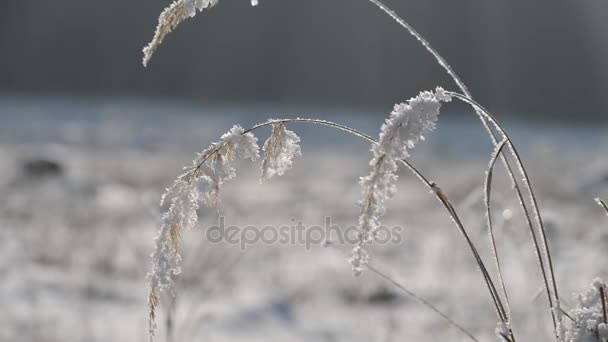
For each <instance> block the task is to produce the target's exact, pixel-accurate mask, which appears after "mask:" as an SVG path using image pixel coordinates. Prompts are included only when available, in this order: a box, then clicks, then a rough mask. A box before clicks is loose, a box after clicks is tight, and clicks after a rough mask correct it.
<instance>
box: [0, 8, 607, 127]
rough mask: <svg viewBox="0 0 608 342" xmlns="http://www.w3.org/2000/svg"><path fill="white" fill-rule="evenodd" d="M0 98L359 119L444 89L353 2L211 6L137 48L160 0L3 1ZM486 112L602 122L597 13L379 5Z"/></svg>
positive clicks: (421, 61)
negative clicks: (241, 107)
mask: <svg viewBox="0 0 608 342" xmlns="http://www.w3.org/2000/svg"><path fill="white" fill-rule="evenodd" d="M3 2H4V3H3V6H2V7H3V8H2V10H1V11H0V52H1V53H0V92H3V93H20V94H23V93H25V94H42V95H48V94H61V95H66V94H67V95H87V96H90V95H93V96H96V95H101V96H106V95H111V96H144V97H155V98H158V97H159V96H160V97H167V98H172V99H175V98H185V99H188V100H194V101H200V102H231V103H239V102H241V103H251V102H264V103H277V104H294V105H300V104H304V105H332V106H346V107H348V106H360V107H363V108H370V109H374V110H380V111H387V110H389V109H390V107H391V106H392V104H393V103H395V102H399V101H402V100H405V99H407V98H409V97H411V96H414V95H415V94H416V93H417V92H418V91H419V90H423V89H430V88H433V87H435V86H436V85H442V86H444V87H446V88H449V89H456V88H455V86H454V84H453V83H452V82H451V81H450V80H449V79H448V78H447V77H446V76H445V75H444V73H443V71H442V69H441V68H439V67H438V66H437V65H436V64H435V63H434V61H433V59H432V58H431V57H430V56H429V55H428V54H427V53H426V51H424V50H423V49H422V48H421V47H420V46H419V44H418V43H417V42H416V41H415V39H413V38H412V37H410V36H409V35H408V34H406V33H405V32H404V31H403V30H402V29H401V28H400V27H399V26H397V25H396V24H395V23H394V22H393V21H391V20H390V19H389V18H388V17H386V16H385V15H384V14H382V13H381V12H380V11H379V10H378V9H376V8H375V7H374V6H373V5H371V4H370V3H369V2H367V1H366V0H305V1H303V0H261V1H260V5H259V6H258V7H255V8H252V7H251V6H250V5H249V0H220V2H219V4H218V6H217V7H215V8H213V9H211V10H209V12H208V13H206V14H199V16H197V17H196V18H194V19H191V20H189V21H187V22H186V23H184V24H183V26H181V27H180V28H178V30H177V31H176V32H174V33H172V34H171V35H170V36H168V38H167V39H166V41H165V43H164V44H163V46H162V47H161V48H160V49H159V50H158V52H157V54H156V55H155V56H154V57H153V59H152V61H151V63H150V65H149V67H148V68H147V69H144V68H143V67H142V66H141V58H142V55H141V49H142V47H143V46H144V45H145V44H147V42H148V41H149V39H150V38H151V36H152V34H153V31H154V27H155V26H156V22H157V17H158V14H159V13H160V12H161V11H162V9H163V8H164V7H165V6H167V5H168V4H169V2H168V1H163V0H128V1H124V0H104V1H79V0H54V1H39V0H4V1H3ZM385 2H386V4H387V5H389V6H391V7H393V8H394V9H395V10H397V12H399V13H400V14H401V15H403V17H405V18H406V19H407V20H408V21H409V22H410V23H411V24H412V25H414V26H415V27H416V28H417V29H418V30H419V31H420V32H421V33H422V34H423V35H425V36H426V37H427V38H428V39H429V40H430V41H431V43H432V44H433V45H434V46H435V47H436V49H437V50H439V51H440V52H441V53H442V54H443V55H444V56H445V57H446V59H447V60H448V61H449V62H450V63H451V64H452V66H453V67H454V68H455V69H456V71H457V72H458V73H459V74H460V76H461V77H462V79H463V80H464V81H465V83H467V85H469V88H470V89H471V91H472V92H473V94H474V95H475V96H476V98H477V99H478V100H479V101H480V102H482V103H483V104H484V105H486V106H487V107H489V108H491V109H494V110H501V111H503V112H504V113H509V114H518V115H522V116H530V117H531V116H537V115H545V116H550V117H566V118H572V119H575V120H580V121H584V120H588V119H589V118H604V119H606V118H608V105H607V104H606V101H605V96H606V95H605V93H606V91H607V90H608V18H606V14H608V2H605V1H597V0H526V1H523V0H519V1H494V0H459V1H446V0H424V1H420V0H416V1H413V0H412V1H410V0H385Z"/></svg>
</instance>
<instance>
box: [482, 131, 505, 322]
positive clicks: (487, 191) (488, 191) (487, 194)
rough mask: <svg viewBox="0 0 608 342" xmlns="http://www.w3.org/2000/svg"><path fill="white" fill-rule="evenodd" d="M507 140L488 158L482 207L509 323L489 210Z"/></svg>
mask: <svg viewBox="0 0 608 342" xmlns="http://www.w3.org/2000/svg"><path fill="white" fill-rule="evenodd" d="M506 143H507V140H504V139H503V140H502V141H501V142H500V143H499V144H498V146H497V147H496V149H495V150H494V152H493V153H492V157H491V158H490V163H489V164H488V171H487V172H486V177H485V181H484V206H485V208H486V222H487V225H488V234H489V237H490V244H491V246H492V254H493V256H494V262H495V263H496V270H497V272H498V279H499V281H500V287H501V290H502V293H503V296H504V298H505V305H506V307H507V315H508V320H509V321H511V319H512V318H511V305H510V303H509V295H508V294H507V287H506V286H505V280H504V276H503V274H502V268H501V266H500V258H499V257H498V250H497V249H496V237H495V235H494V225H493V224H492V211H491V208H490V205H491V195H492V175H493V173H494V166H495V165H496V160H497V159H498V156H499V155H500V153H501V152H502V149H503V148H504V147H505V144H506Z"/></svg>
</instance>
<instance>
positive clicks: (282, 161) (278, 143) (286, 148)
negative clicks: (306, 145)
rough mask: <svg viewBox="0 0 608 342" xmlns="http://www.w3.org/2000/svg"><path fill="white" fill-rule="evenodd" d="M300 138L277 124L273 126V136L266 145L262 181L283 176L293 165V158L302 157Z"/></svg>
mask: <svg viewBox="0 0 608 342" xmlns="http://www.w3.org/2000/svg"><path fill="white" fill-rule="evenodd" d="M299 142H300V137H298V135H297V134H295V133H294V132H292V131H290V130H288V129H287V128H285V124H284V123H282V122H277V123H274V124H273V125H272V135H271V136H270V137H269V138H268V140H266V142H265V143H264V147H263V150H264V161H263V162H262V176H261V179H260V180H261V181H265V180H268V179H270V178H272V177H274V176H275V175H278V176H282V175H283V174H285V172H286V171H287V170H289V169H290V168H291V167H292V165H293V158H295V157H299V156H301V155H302V151H301V149H300V145H298V143H299Z"/></svg>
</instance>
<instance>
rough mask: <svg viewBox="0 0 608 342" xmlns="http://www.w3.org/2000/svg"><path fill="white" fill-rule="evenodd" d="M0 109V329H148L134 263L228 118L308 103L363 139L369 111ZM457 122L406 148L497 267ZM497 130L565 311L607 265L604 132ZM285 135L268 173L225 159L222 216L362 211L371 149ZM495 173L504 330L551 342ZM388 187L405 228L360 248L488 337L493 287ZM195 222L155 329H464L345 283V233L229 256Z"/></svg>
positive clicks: (436, 217)
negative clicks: (512, 153) (520, 165)
mask: <svg viewBox="0 0 608 342" xmlns="http://www.w3.org/2000/svg"><path fill="white" fill-rule="evenodd" d="M0 104H1V105H0V165H2V167H1V168H0V193H1V194H2V196H1V197H0V198H1V199H0V303H1V304H0V340H1V341H146V340H147V338H148V337H147V306H146V295H147V284H146V280H145V275H146V272H147V271H148V266H149V265H148V264H149V258H148V255H149V254H150V253H151V252H152V248H153V244H154V242H153V240H154V237H155V234H156V232H157V227H158V221H159V208H158V199H159V196H160V194H161V192H162V190H163V189H164V187H166V186H168V185H170V184H171V181H172V179H173V178H174V177H175V176H176V175H177V174H178V173H179V171H180V169H181V166H183V165H186V164H187V163H189V161H190V160H191V159H192V158H193V157H194V154H195V153H196V152H198V151H200V150H202V149H203V148H205V147H207V145H208V144H209V143H210V142H212V141H214V140H216V139H217V138H218V137H219V136H220V135H221V134H222V133H223V132H225V131H226V130H227V129H229V128H230V127H231V126H232V124H235V123H238V124H241V125H243V126H244V127H248V126H251V125H252V124H254V123H256V122H259V121H262V120H264V119H265V118H267V117H282V116H284V115H279V114H280V113H289V112H293V113H294V115H293V116H298V115H300V116H305V114H310V116H313V117H318V118H322V119H328V120H333V121H338V122H341V123H344V124H348V125H351V126H353V127H355V128H357V129H360V130H362V131H364V132H366V133H368V134H371V135H376V134H377V131H378V128H379V126H380V124H381V121H382V117H381V116H378V115H369V114H365V113H358V114H356V115H351V114H348V112H347V111H340V110H335V109H333V110H327V111H322V110H319V109H300V110H298V111H297V112H296V111H292V110H289V109H288V108H279V109H277V108H274V109H272V108H265V107H263V106H252V107H236V106H233V107H229V106H223V107H222V106H214V107H211V106H210V107H196V106H176V105H175V104H162V103H141V102H133V101H120V102H118V103H115V102H111V101H103V100H95V99H92V100H78V101H73V100H70V99H54V98H48V99H29V98H3V99H2V100H1V101H0ZM388 109H390V108H387V111H388ZM315 113H317V115H315ZM306 116H308V115H306ZM453 116H454V115H453V113H451V112H450V107H449V106H447V109H446V111H445V112H444V113H443V114H442V117H441V119H440V121H439V125H438V130H437V131H436V132H434V133H433V134H432V135H431V136H430V137H429V139H428V141H427V142H424V143H423V144H421V145H420V148H417V149H416V151H415V155H414V157H413V159H412V160H413V162H414V164H415V165H416V166H417V167H419V169H420V170H422V171H423V173H425V174H426V175H427V176H428V177H429V178H431V179H432V180H434V181H436V182H437V183H438V184H439V185H440V186H441V187H442V189H443V190H444V191H445V192H446V193H447V195H448V196H449V197H450V199H451V200H452V201H453V202H454V204H455V206H456V207H457V209H458V211H459V213H460V215H461V217H462V219H463V221H464V222H465V225H466V227H467V228H468V229H469V231H470V232H471V234H472V235H473V236H474V237H475V241H476V242H477V243H478V245H479V246H480V249H481V251H482V254H483V255H484V256H485V257H486V260H487V263H488V265H489V266H491V265H493V263H492V262H491V260H490V258H489V248H488V241H487V235H486V234H487V231H486V228H485V219H484V211H483V207H482V205H481V199H482V191H483V189H482V182H483V175H484V171H485V166H486V164H487V162H488V159H489V153H490V152H491V147H490V145H489V144H488V142H487V139H485V138H484V133H483V130H482V129H481V126H480V125H479V123H478V121H476V120H477V119H475V118H473V117H472V116H471V117H470V118H468V119H463V118H461V117H458V118H453ZM497 116H498V117H499V118H500V117H501V115H497ZM505 126H506V127H507V128H508V129H509V130H510V131H511V132H512V133H513V138H514V140H515V141H516V143H517V142H519V143H520V144H519V149H520V152H521V154H522V156H523V159H524V161H525V162H526V163H527V166H528V168H529V172H530V176H531V179H532V184H533V186H534V187H535V189H536V191H537V194H538V197H539V202H540V206H541V208H542V213H543V215H544V219H545V222H546V226H547V229H548V233H549V240H550V243H551V247H552V251H553V252H554V262H555V266H556V273H557V278H558V286H559V288H560V293H561V295H562V297H563V302H564V306H565V307H569V305H572V304H569V303H570V302H571V300H570V298H571V294H572V293H573V292H579V291H581V290H583V289H584V288H585V287H586V286H587V285H588V284H589V283H590V282H591V280H592V279H593V277H595V276H601V277H604V278H608V263H606V262H605V260H607V259H606V258H607V257H608V252H607V250H608V249H607V248H606V247H608V217H606V216H605V214H604V213H603V212H602V211H601V209H600V208H599V207H598V206H597V205H596V204H595V203H594V201H593V199H594V198H595V197H606V198H608V160H607V159H606V152H608V136H606V135H603V134H602V132H605V131H606V127H576V128H572V127H569V125H568V124H563V125H560V124H559V123H551V124H541V123H538V122H506V123H505ZM291 129H293V130H294V131H296V132H297V133H298V134H299V135H300V136H301V138H302V152H303V157H302V158H299V159H297V160H296V161H295V165H294V168H293V170H291V171H290V172H289V173H288V174H287V175H285V176H284V177H281V178H275V179H272V180H271V181H269V182H266V183H264V184H260V183H259V182H258V176H259V163H258V164H255V165H253V164H248V163H243V164H242V165H239V168H238V170H237V173H238V176H237V178H236V179H235V180H233V181H231V182H230V183H229V184H227V185H226V186H225V188H224V189H223V201H222V205H221V209H222V214H223V216H224V217H225V219H226V221H227V223H228V224H234V225H239V226H241V227H244V226H246V225H255V226H258V227H262V226H266V225H272V226H275V227H278V226H281V225H291V224H293V220H295V221H302V222H303V224H304V225H305V226H307V227H310V226H313V225H320V226H323V225H324V224H325V218H326V217H331V220H332V223H333V224H335V225H338V226H340V227H349V226H352V225H354V224H356V220H357V217H358V208H357V206H356V202H357V200H358V197H359V194H360V189H359V186H358V184H357V182H358V177H359V176H362V175H365V174H366V173H367V171H368V170H367V167H368V166H367V162H368V160H369V158H370V153H369V146H368V144H367V143H365V142H363V141H358V140H356V139H355V138H353V137H350V136H347V135H345V134H342V133H335V132H333V131H331V130H329V129H328V128H316V127H310V126H291ZM267 134H269V132H268V131H260V132H259V133H258V137H259V138H260V140H263V139H265V138H266V137H267ZM499 170H500V171H498V172H497V175H496V177H495V178H496V182H497V183H496V184H497V185H496V191H497V192H496V194H495V195H494V202H493V204H494V208H495V211H494V219H495V222H496V227H497V230H498V236H499V245H498V249H499V252H500V253H501V255H502V257H503V259H502V260H503V263H504V266H503V267H504V270H505V275H506V282H507V287H508V289H509V295H510V296H511V301H512V306H513V312H514V317H515V322H514V328H515V329H516V330H515V331H516V333H518V335H519V336H521V337H520V338H519V340H525V341H535V340H539V341H540V340H549V337H550V336H551V332H550V327H551V324H550V316H549V314H548V310H547V305H546V303H545V297H544V295H542V294H540V289H541V285H542V281H541V278H540V275H539V272H538V267H537V263H536V261H535V258H534V254H533V253H532V247H531V242H530V238H529V234H528V232H527V230H526V228H525V226H524V221H523V220H522V217H521V215H520V213H519V211H518V206H517V203H516V202H515V201H514V200H513V196H512V191H511V190H510V187H509V184H508V182H506V181H505V176H504V173H503V171H502V168H499ZM398 187H399V192H398V194H397V196H396V197H395V198H394V199H393V200H392V201H391V203H390V206H389V211H388V213H387V215H386V218H385V223H386V224H387V225H388V226H395V225H398V226H400V227H402V228H403V230H402V242H401V243H399V244H392V245H385V246H374V247H375V248H374V254H373V261H374V262H375V264H376V265H378V267H380V268H381V269H382V270H384V271H385V272H386V273H388V274H390V275H391V276H393V277H394V278H395V279H398V280H399V281H400V282H401V283H402V284H403V285H405V286H406V287H408V289H409V290H411V291H413V292H415V293H416V294H418V295H420V296H422V297H424V298H426V299H427V300H429V301H430V302H432V303H433V304H435V305H437V306H438V307H439V308H440V309H441V310H443V311H444V312H446V313H447V314H448V315H449V316H450V317H452V318H453V319H454V320H455V321H456V322H459V323H460V324H461V325H462V326H464V327H465V328H467V329H468V330H470V331H471V332H472V333H473V334H474V335H475V336H477V337H478V338H479V339H481V340H487V341H492V340H495V337H494V328H495V326H496V318H495V317H494V313H493V309H492V306H491V301H490V297H489V295H488V293H487V291H486V289H485V287H484V285H483V283H482V278H481V276H480V274H479V271H478V269H477V267H476V265H475V263H474V260H473V258H472V257H471V254H470V252H469V251H468V250H467V249H466V247H465V244H464V241H463V239H462V238H461V236H460V235H459V234H458V232H457V230H456V228H455V226H454V225H453V223H452V222H451V221H450V219H449V217H448V215H447V214H446V213H445V211H444V209H443V208H442V207H441V206H440V205H439V204H438V203H437V201H436V200H435V199H434V198H433V196H431V195H430V194H429V193H428V191H427V190H426V189H425V188H424V187H423V186H422V185H421V184H420V183H419V182H418V181H417V180H416V179H415V178H414V177H412V176H411V175H410V174H409V173H408V171H407V170H402V171H401V177H400V180H399V184H398ZM200 216H201V222H200V224H199V228H197V229H196V230H194V231H191V232H188V233H187V234H185V235H184V236H183V240H184V248H183V250H184V260H183V263H184V267H183V275H182V277H181V278H180V280H179V281H178V285H177V289H178V294H177V299H176V301H175V302H174V304H173V305H172V306H171V308H169V306H168V305H163V306H162V308H161V310H160V312H159V317H158V320H157V322H158V326H159V328H158V336H157V340H158V341H164V340H168V341H174V342H176V341H440V340H441V341H446V340H449V341H459V340H466V337H465V336H463V335H462V334H461V333H460V332H459V331H457V330H455V329H454V328H452V327H450V326H449V325H448V324H446V323H445V321H443V320H442V319H440V318H439V317H438V316H437V315H436V314H435V313H433V312H432V311H430V310H429V309H428V308H427V307H425V306H422V305H420V304H419V303H418V302H417V301H416V300H414V299H413V298H411V297H408V296H407V295H405V294H404V293H403V292H400V291H399V290H398V289H396V288H394V287H392V286H391V284H389V283H387V282H386V281H384V280H383V279H381V278H379V277H377V276H375V275H374V274H372V273H370V272H364V273H363V275H361V276H360V277H356V278H355V277H353V276H352V273H351V270H350V265H349V264H348V262H347V260H346V259H347V257H346V256H345V255H344V254H343V253H342V251H346V250H347V249H348V246H337V247H338V248H333V247H331V248H327V247H324V246H323V245H322V244H315V245H313V246H312V247H311V249H310V250H306V249H305V248H304V246H303V245H301V244H295V245H289V244H284V245H279V244H273V245H263V244H256V245H254V246H248V248H247V250H246V251H241V250H240V248H239V246H236V245H227V244H212V243H209V242H208V241H206V240H205V227H209V226H212V225H214V224H216V223H217V217H216V212H214V211H212V210H208V209H203V210H201V213H200ZM168 302H169V300H168V299H166V298H164V304H166V303H168ZM168 310H170V311H172V312H173V314H172V315H167V312H168ZM168 317H170V318H171V319H168Z"/></svg>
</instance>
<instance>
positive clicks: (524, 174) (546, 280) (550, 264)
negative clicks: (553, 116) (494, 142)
mask: <svg viewBox="0 0 608 342" xmlns="http://www.w3.org/2000/svg"><path fill="white" fill-rule="evenodd" d="M447 93H448V94H450V95H451V96H453V97H454V98H457V99H459V100H461V101H463V102H465V103H467V104H469V105H471V106H472V107H473V108H474V109H475V110H476V111H477V112H478V113H481V114H482V115H483V116H484V117H485V118H486V120H487V121H488V122H489V123H491V124H492V125H493V126H494V128H495V129H496V130H497V131H498V132H499V133H500V134H501V135H502V136H503V138H504V139H505V140H506V143H505V144H506V146H507V147H508V148H509V150H510V151H511V155H512V156H513V158H514V159H515V161H516V163H517V164H518V165H519V167H520V172H521V173H522V177H523V178H522V181H523V182H524V184H525V185H526V188H527V190H528V192H529V193H530V197H531V198H532V202H533V203H536V197H535V196H534V192H533V190H532V186H531V185H530V180H529V178H528V175H527V172H526V171H525V168H524V167H523V162H522V160H521V157H520V155H519V153H518V152H517V149H516V148H515V145H514V144H513V142H512V141H511V138H510V137H509V135H508V134H507V132H506V131H505V130H504V128H503V127H502V126H501V125H500V123H498V121H496V119H495V118H494V117H493V116H492V114H490V112H488V111H487V110H486V109H485V108H484V107H483V106H481V105H480V104H479V103H477V102H476V101H475V100H473V99H471V98H470V97H467V96H466V95H463V94H458V93H454V92H447ZM501 156H502V158H504V159H505V160H506V157H505V156H504V154H502V153H501ZM512 180H513V182H514V186H513V188H514V190H515V192H516V194H517V197H518V199H519V203H520V206H521V208H522V211H523V212H524V217H525V218H526V221H527V223H528V228H529V229H530V235H531V237H532V243H533V245H534V249H535V251H536V255H537V259H538V261H539V265H540V268H541V273H542V276H543V282H544V285H545V290H546V292H547V300H548V302H549V309H550V310H551V317H552V319H553V323H554V328H555V332H556V333H557V323H558V319H557V314H556V310H559V308H556V307H555V306H554V303H555V304H556V305H557V303H559V296H557V285H556V281H555V276H554V272H553V262H552V261H551V257H550V256H551V254H550V253H549V248H548V244H547V242H546V233H545V229H544V225H539V231H540V236H541V238H540V240H541V242H539V238H538V237H537V233H536V232H535V231H534V225H533V224H532V220H531V217H530V213H529V212H528V208H527V206H526V205H525V202H524V197H523V194H522V192H521V188H520V187H519V186H518V185H517V184H518V183H517V181H516V180H515V179H512ZM533 208H536V209H535V210H534V211H535V212H537V213H538V215H540V213H539V211H538V209H537V206H536V205H533ZM538 219H539V220H540V216H538ZM540 222H542V220H540ZM542 241H544V242H542ZM541 243H542V246H543V247H544V249H545V253H546V256H548V258H547V264H548V266H547V264H545V261H544V258H543V253H542V250H541V247H540V246H541ZM547 267H549V272H547V270H546V268H547ZM549 279H551V281H552V282H553V291H552V290H551V288H550V285H549ZM552 294H553V295H554V296H555V302H554V301H553V298H552V297H551V295H552Z"/></svg>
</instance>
